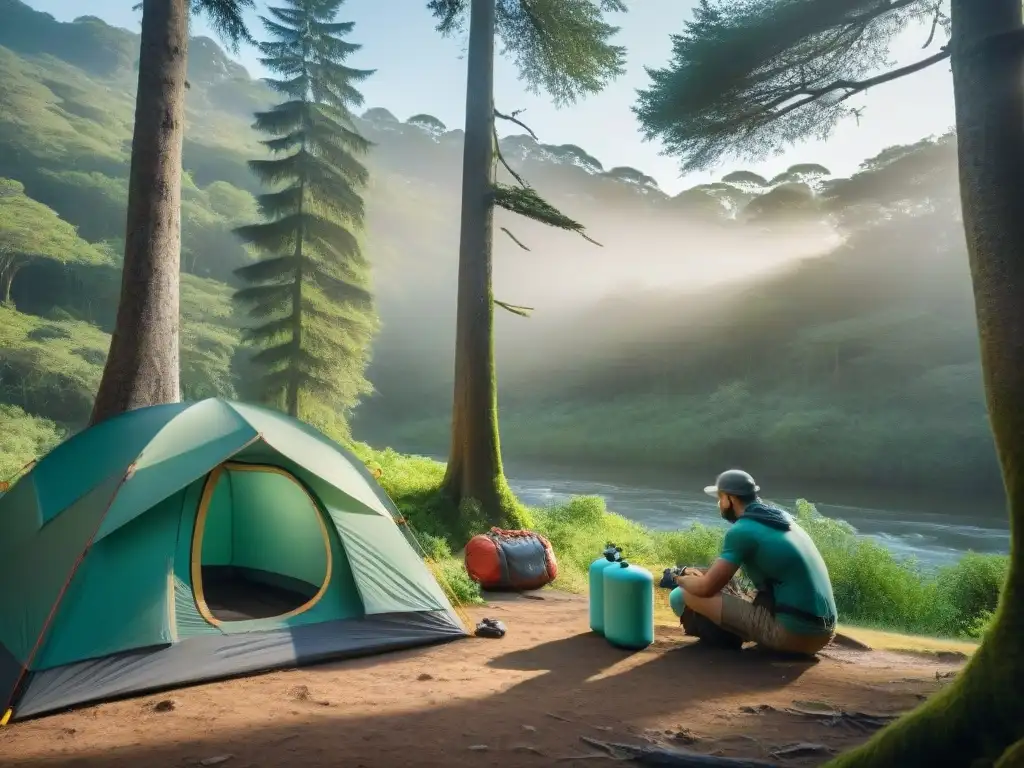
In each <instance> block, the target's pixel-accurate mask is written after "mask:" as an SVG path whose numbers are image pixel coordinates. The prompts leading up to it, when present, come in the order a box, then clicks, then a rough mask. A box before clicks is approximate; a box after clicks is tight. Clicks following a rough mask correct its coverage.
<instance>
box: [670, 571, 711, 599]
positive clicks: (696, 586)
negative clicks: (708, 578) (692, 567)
mask: <svg viewBox="0 0 1024 768" xmlns="http://www.w3.org/2000/svg"><path fill="white" fill-rule="evenodd" d="M676 583H677V584H678V585H679V586H680V587H682V588H683V589H684V590H685V591H686V592H689V593H690V594H691V595H696V596H697V597H704V596H705V595H704V594H703V592H702V590H703V588H704V576H703V574H701V573H700V572H699V571H698V572H697V573H686V574H683V575H682V576H680V577H679V578H678V579H676Z"/></svg>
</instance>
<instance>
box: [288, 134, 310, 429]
mask: <svg viewBox="0 0 1024 768" xmlns="http://www.w3.org/2000/svg"><path fill="white" fill-rule="evenodd" d="M302 148H303V150H305V148H306V147H305V144H303V147H302ZM304 195H305V189H304V188H300V190H299V211H298V213H299V229H298V230H297V232H296V238H295V285H294V287H293V288H292V346H293V349H294V356H293V357H292V364H291V370H290V371H289V372H288V373H289V376H288V398H287V400H288V415H289V416H291V417H292V418H293V419H297V418H299V386H300V384H301V383H302V376H301V370H300V369H299V365H300V364H301V360H302V278H303V275H302V235H303V224H302V203H303V202H304Z"/></svg>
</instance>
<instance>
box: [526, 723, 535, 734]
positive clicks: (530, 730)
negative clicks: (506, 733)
mask: <svg viewBox="0 0 1024 768" xmlns="http://www.w3.org/2000/svg"><path fill="white" fill-rule="evenodd" d="M523 730H524V731H529V732H530V733H534V732H535V731H536V730H537V729H536V728H534V727H533V726H532V725H524V726H523Z"/></svg>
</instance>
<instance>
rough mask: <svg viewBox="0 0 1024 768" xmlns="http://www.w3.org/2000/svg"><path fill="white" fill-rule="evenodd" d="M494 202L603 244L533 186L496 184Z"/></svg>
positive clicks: (507, 209) (514, 211) (513, 211)
mask: <svg viewBox="0 0 1024 768" xmlns="http://www.w3.org/2000/svg"><path fill="white" fill-rule="evenodd" d="M494 204H495V205H497V206H498V207H500V208H504V209H505V210H506V211H511V212H512V213H517V214H519V215H520V216H525V217H526V218H528V219H533V220H534V221H539V222H540V223H541V224H547V225H548V226H549V227H555V228H557V229H565V230H568V231H570V232H575V233H576V234H578V235H579V236H580V237H582V238H583V239H585V240H587V241H588V242H591V243H593V244H594V245H601V243H599V242H597V241H596V240H593V239H592V238H590V237H589V236H587V234H586V233H585V232H584V227H583V225H582V224H580V223H579V222H578V221H575V220H574V219H571V218H569V217H568V216H566V215H565V214H564V213H562V212H561V211H559V210H558V209H557V208H555V207H554V206H553V205H551V203H549V202H547V201H546V200H545V199H544V198H542V197H541V196H540V195H538V194H537V192H536V191H535V190H534V189H533V188H532V187H524V188H517V187H511V186H509V185H507V184H495V185H494Z"/></svg>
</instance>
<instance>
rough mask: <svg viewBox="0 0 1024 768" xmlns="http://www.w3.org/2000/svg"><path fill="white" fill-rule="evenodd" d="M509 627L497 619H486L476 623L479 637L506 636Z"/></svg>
mask: <svg viewBox="0 0 1024 768" xmlns="http://www.w3.org/2000/svg"><path fill="white" fill-rule="evenodd" d="M507 631H508V629H507V628H506V627H505V625H504V624H503V623H502V622H500V621H498V620H497V619H484V620H483V621H481V622H480V623H479V624H477V625H476V633H475V634H476V636H477V637H493V638H495V639H497V638H501V637H504V636H505V633H506V632H507Z"/></svg>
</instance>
